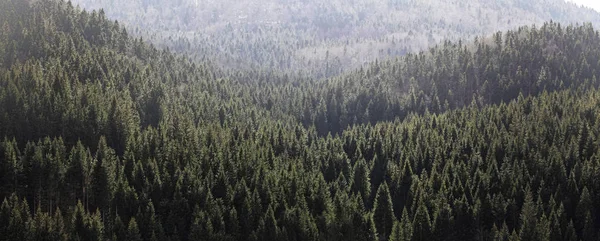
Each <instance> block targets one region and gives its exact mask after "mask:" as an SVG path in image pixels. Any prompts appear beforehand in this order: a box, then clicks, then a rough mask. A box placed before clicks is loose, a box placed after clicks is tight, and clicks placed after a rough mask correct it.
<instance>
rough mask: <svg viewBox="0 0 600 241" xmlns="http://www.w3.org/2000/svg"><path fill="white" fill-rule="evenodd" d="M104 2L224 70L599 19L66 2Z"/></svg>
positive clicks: (142, 0) (282, 5) (283, 0)
mask: <svg viewBox="0 0 600 241" xmlns="http://www.w3.org/2000/svg"><path fill="white" fill-rule="evenodd" d="M73 3H74V4H78V5H80V6H82V7H83V8H85V9H88V10H92V9H101V8H103V9H104V11H105V12H106V15H107V16H108V17H110V18H112V19H116V20H119V21H120V22H124V23H125V24H126V26H128V27H129V28H130V29H132V30H133V31H134V32H136V30H137V32H138V34H139V33H140V32H143V33H145V35H146V36H153V40H154V41H153V42H154V43H157V44H158V45H159V46H163V47H165V46H166V47H169V48H170V49H172V50H175V51H178V52H187V53H193V54H194V55H196V56H198V57H201V58H202V57H206V58H207V59H211V60H212V61H216V62H217V63H218V64H220V65H221V66H224V67H236V68H239V67H252V68H255V69H256V68H259V67H262V68H266V69H279V70H292V71H303V72H305V73H310V74H311V75H312V76H315V77H323V76H332V75H336V74H338V73H340V72H341V71H343V70H345V69H351V68H355V67H357V66H360V65H363V64H364V63H367V62H372V61H374V60H376V59H383V58H386V57H389V56H397V55H403V54H405V53H407V52H415V51H418V50H423V49H426V48H427V47H431V46H432V45H435V44H437V43H439V42H440V41H441V40H443V39H448V40H458V39H467V40H470V39H472V38H473V37H474V36H481V35H488V34H491V33H494V32H496V31H503V30H507V29H513V28H516V27H518V26H523V25H531V24H541V23H543V22H545V21H550V20H553V21H557V22H561V23H576V22H577V23H581V22H592V23H596V24H597V23H600V14H599V13H598V12H596V11H594V10H591V9H588V8H581V7H577V6H576V5H574V4H572V3H567V2H565V1H563V0H499V1H489V0H469V1H456V0H440V1H426V0H418V1H415V0H383V1H380V0H361V1H357V0H351V1H347V0H243V1H239V0H235V1H234V0H219V1H215V0H175V1H171V0H169V1H167V0H137V1H117V0H74V1H73Z"/></svg>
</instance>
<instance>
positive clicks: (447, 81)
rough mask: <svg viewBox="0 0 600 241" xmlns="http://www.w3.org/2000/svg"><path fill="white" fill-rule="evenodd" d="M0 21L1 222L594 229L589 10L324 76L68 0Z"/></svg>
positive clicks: (61, 229)
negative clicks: (218, 52) (197, 47)
mask: <svg viewBox="0 0 600 241" xmlns="http://www.w3.org/2000/svg"><path fill="white" fill-rule="evenodd" d="M176 2H177V1H176ZM291 2H302V1H291ZM398 2H404V1H398ZM0 29H1V31H0V201H1V205H0V241H3V240H7V241H8V240H10V241H12V240H48V241H51V240H52V241H54V240H62V241H71V240H72V241H76V240H79V241H82V240H94V241H96V240H97V241H108V240H111V241H138V240H172V241H175V240H183V241H196V240H224V241H229V240H230V241H233V240H257V241H258V240H298V241H299V240H314V241H316V240H340V241H341V240H365V241H367V240H368V241H388V240H389V241H396V240H404V241H408V240H410V241H425V240H494V241H495V240H498V241H500V240H503V241H507V240H511V241H513V240H515V241H517V240H522V241H530V240H552V241H563V240H564V241H579V240H585V241H587V240H592V241H594V240H600V231H599V230H600V138H599V137H600V89H599V87H600V81H599V80H598V79H597V73H599V71H600V33H599V32H598V31H597V30H596V29H594V25H593V24H592V23H585V24H563V23H560V22H555V21H548V22H546V23H543V24H541V25H524V26H521V27H517V28H514V29H510V30H506V31H500V32H496V33H494V34H492V35H489V36H481V37H476V38H474V39H473V41H463V40H456V41H454V40H446V41H443V42H441V43H439V44H436V45H434V46H431V48H427V49H425V50H423V51H420V52H409V53H405V54H403V55H402V56H398V57H395V58H393V59H389V60H377V61H374V62H372V63H370V64H367V65H364V66H362V67H359V68H356V69H354V70H348V71H344V73H341V74H339V75H336V76H333V77H330V78H327V79H322V80H320V79H316V78H313V77H309V76H304V75H296V74H294V73H291V72H288V71H283V70H281V69H277V68H274V69H272V70H271V71H268V70H266V69H263V68H256V69H249V70H248V69H243V68H241V69H228V68H222V66H221V65H220V64H219V62H218V61H211V60H210V59H206V60H205V61H203V60H200V59H198V58H197V57H196V56H193V55H187V54H182V53H179V52H176V51H172V50H170V49H168V48H163V47H160V46H159V45H160V44H157V43H152V42H150V41H148V40H144V38H143V37H142V36H141V35H136V34H133V33H131V31H130V30H128V28H127V27H125V24H123V23H120V22H118V21H116V20H113V19H110V18H108V17H107V16H106V13H105V12H104V11H103V10H97V11H96V10H92V11H87V10H82V9H81V8H79V7H77V6H76V5H74V4H73V3H71V2H66V1H63V0H37V1H28V0H3V1H0Z"/></svg>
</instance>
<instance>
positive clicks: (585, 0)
mask: <svg viewBox="0 0 600 241" xmlns="http://www.w3.org/2000/svg"><path fill="white" fill-rule="evenodd" d="M567 2H574V3H577V4H578V5H583V6H586V7H590V8H593V9H596V11H599V12H600V0H567Z"/></svg>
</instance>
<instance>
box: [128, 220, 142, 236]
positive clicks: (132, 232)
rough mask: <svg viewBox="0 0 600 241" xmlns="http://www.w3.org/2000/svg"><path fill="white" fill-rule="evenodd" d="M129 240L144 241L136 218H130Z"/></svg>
mask: <svg viewBox="0 0 600 241" xmlns="http://www.w3.org/2000/svg"><path fill="white" fill-rule="evenodd" d="M126 237H127V240H129V241H142V236H141V235H140V230H139V228H138V225H137V222H136V221H135V218H131V219H130V220H129V225H127V233H126Z"/></svg>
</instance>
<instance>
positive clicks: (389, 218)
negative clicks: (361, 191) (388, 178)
mask: <svg viewBox="0 0 600 241" xmlns="http://www.w3.org/2000/svg"><path fill="white" fill-rule="evenodd" d="M373 219H374V221H375V227H376V228H377V233H378V235H379V236H380V238H386V237H389V236H390V233H391V232H392V227H393V225H394V221H395V220H396V219H395V218H394V210H393V207H392V200H391V198H390V191H389V189H388V186H387V184H386V183H385V182H384V183H383V184H382V185H380V186H379V189H378V190H377V194H376V196H375V206H374V207H373Z"/></svg>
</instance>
